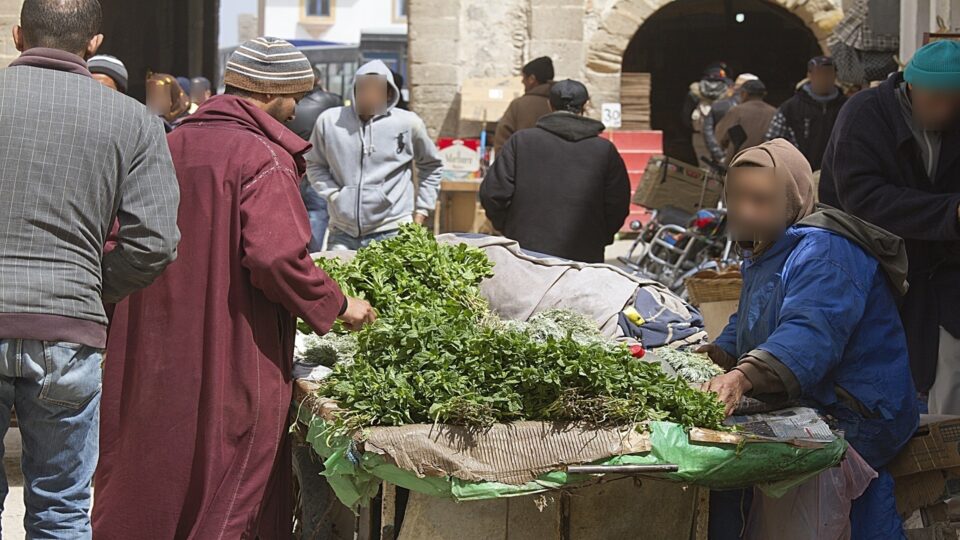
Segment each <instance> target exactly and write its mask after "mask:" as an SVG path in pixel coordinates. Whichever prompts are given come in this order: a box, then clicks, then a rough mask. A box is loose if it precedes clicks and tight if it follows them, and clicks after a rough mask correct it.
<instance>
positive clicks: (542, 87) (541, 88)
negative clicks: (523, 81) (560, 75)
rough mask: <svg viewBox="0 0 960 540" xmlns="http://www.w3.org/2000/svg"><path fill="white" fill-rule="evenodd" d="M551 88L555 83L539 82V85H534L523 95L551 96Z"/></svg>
mask: <svg viewBox="0 0 960 540" xmlns="http://www.w3.org/2000/svg"><path fill="white" fill-rule="evenodd" d="M551 88H553V83H552V82H547V83H543V84H538V85H536V86H534V87H533V88H531V89H530V90H528V91H526V92H524V93H523V95H525V96H540V97H545V98H549V97H550V89H551Z"/></svg>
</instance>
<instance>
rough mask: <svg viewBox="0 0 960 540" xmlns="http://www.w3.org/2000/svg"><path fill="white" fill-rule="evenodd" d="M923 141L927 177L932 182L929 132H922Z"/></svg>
mask: <svg viewBox="0 0 960 540" xmlns="http://www.w3.org/2000/svg"><path fill="white" fill-rule="evenodd" d="M923 142H924V143H926V144H927V177H928V178H930V181H931V182H933V171H932V169H933V145H932V144H931V143H930V134H929V133H927V132H926V131H924V132H923Z"/></svg>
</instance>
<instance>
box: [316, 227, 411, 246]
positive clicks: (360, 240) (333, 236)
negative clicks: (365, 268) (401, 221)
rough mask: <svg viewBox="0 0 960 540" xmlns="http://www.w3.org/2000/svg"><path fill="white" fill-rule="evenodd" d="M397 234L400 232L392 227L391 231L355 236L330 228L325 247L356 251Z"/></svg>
mask: <svg viewBox="0 0 960 540" xmlns="http://www.w3.org/2000/svg"><path fill="white" fill-rule="evenodd" d="M398 234H400V230H399V229H393V230H392V231H383V232H378V233H373V234H368V235H366V236H360V237H356V236H350V235H349V234H347V233H345V232H343V231H340V230H337V229H330V237H329V238H327V249H329V250H330V251H357V250H358V249H360V248H365V247H367V246H369V245H370V244H372V243H373V242H377V241H379V240H386V239H387V238H393V237H394V236H397V235H398Z"/></svg>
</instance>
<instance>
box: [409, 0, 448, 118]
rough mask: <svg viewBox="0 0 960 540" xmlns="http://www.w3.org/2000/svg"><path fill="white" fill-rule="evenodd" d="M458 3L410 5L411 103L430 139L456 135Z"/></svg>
mask: <svg viewBox="0 0 960 540" xmlns="http://www.w3.org/2000/svg"><path fill="white" fill-rule="evenodd" d="M460 1H461V0H411V1H410V4H409V13H408V14H407V19H408V21H409V27H408V28H409V30H408V32H407V34H408V40H409V42H408V43H409V45H408V54H409V62H410V65H409V75H410V103H411V106H412V107H413V110H414V111H416V112H417V114H419V115H420V117H421V118H423V121H424V122H425V123H426V125H427V128H428V130H429V131H430V135H431V136H432V137H437V136H438V135H439V136H449V135H456V132H457V130H458V126H459V117H460V107H459V100H458V92H459V84H460V66H459V57H460Z"/></svg>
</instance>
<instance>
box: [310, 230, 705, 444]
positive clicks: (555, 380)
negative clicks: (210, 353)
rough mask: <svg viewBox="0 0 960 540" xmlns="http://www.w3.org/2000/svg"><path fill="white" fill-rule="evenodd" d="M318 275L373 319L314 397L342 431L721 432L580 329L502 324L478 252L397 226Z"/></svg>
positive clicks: (684, 396) (652, 369) (653, 374)
mask: <svg viewBox="0 0 960 540" xmlns="http://www.w3.org/2000/svg"><path fill="white" fill-rule="evenodd" d="M318 264H319V265H320V266H323V267H324V268H325V269H326V270H327V271H328V272H329V273H330V274H331V276H333V277H334V279H336V280H337V281H338V282H340V284H341V286H342V287H343V288H344V289H345V292H346V293H347V294H352V295H356V296H360V297H363V298H365V299H367V300H368V301H370V302H371V304H373V305H374V307H375V308H376V309H377V310H378V312H379V314H380V319H379V320H378V321H377V322H376V323H375V324H373V325H371V326H369V327H366V328H365V329H363V330H362V331H360V332H359V333H358V334H357V348H356V351H355V353H354V356H353V362H347V363H339V364H337V365H336V367H335V368H334V371H333V373H332V374H331V375H330V376H329V377H328V378H327V379H326V380H325V381H324V383H323V384H322V386H321V387H320V389H319V390H318V393H319V394H320V395H322V396H325V397H329V398H332V399H334V400H336V401H337V402H338V403H339V405H340V407H341V408H342V409H343V410H344V412H343V413H341V416H340V419H339V423H340V424H341V425H340V427H341V428H342V429H345V430H353V429H361V428H363V427H366V426H374V425H403V424H413V423H432V422H444V423H450V424H465V425H471V426H478V427H482V426H489V425H491V424H493V423H497V422H509V421H513V420H561V421H585V422H592V423H596V424H602V425H620V424H626V423H630V422H637V421H643V420H670V421H673V422H677V423H680V424H683V425H685V426H700V427H706V428H718V427H720V425H721V422H722V421H723V418H724V415H723V406H722V405H721V404H720V403H719V402H718V401H717V400H716V396H714V395H713V394H706V393H703V392H701V391H699V390H696V389H694V388H691V387H690V386H689V385H688V384H687V383H686V382H684V381H682V380H680V379H676V378H673V377H669V376H668V375H666V374H665V373H664V372H663V371H662V370H661V369H660V368H659V366H657V365H655V364H651V363H647V362H643V361H638V360H636V359H634V358H633V357H632V356H631V355H630V352H629V350H628V349H627V348H626V347H625V346H622V345H617V344H615V343H611V342H606V341H603V340H600V339H595V337H596V336H595V333H596V329H595V328H594V329H593V332H590V331H589V329H588V328H587V325H586V323H585V319H583V318H582V317H577V316H576V315H575V314H570V313H569V312H562V311H561V312H554V313H552V314H544V315H542V316H541V317H540V318H539V319H537V318H536V317H535V318H533V319H532V320H531V321H530V322H528V323H515V322H509V321H501V320H499V319H498V318H497V317H496V316H495V315H494V314H493V313H492V312H491V311H490V310H489V308H488V306H487V303H486V301H485V300H484V299H483V297H482V296H481V295H480V289H479V284H480V282H481V281H482V280H483V279H484V278H485V277H487V276H489V275H491V272H492V264H491V263H490V261H489V260H488V259H487V257H486V255H485V254H484V253H483V252H482V251H481V250H479V249H475V248H471V247H468V246H466V245H462V244H461V245H448V244H440V243H438V242H437V241H436V240H435V239H434V238H433V236H432V235H430V234H429V232H427V231H426V230H425V229H423V228H421V227H417V226H406V227H403V228H402V229H401V231H400V235H399V236H398V237H397V238H394V239H390V240H385V241H382V242H377V243H374V244H373V245H371V246H370V247H369V248H366V249H363V250H360V251H359V252H357V254H356V257H355V258H354V259H353V260H351V261H349V262H343V261H340V260H335V259H324V260H320V261H318Z"/></svg>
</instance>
